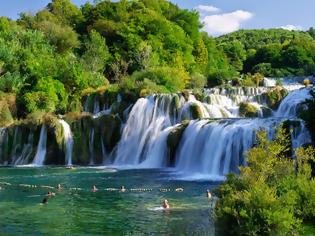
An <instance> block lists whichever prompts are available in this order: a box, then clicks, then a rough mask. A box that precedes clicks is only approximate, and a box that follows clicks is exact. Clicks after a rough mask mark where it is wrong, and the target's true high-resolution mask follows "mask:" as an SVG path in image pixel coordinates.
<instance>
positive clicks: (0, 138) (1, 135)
mask: <svg viewBox="0 0 315 236" xmlns="http://www.w3.org/2000/svg"><path fill="white" fill-rule="evenodd" d="M5 139H6V129H5V128H0V161H1V162H3V160H2V158H3V150H4V145H5ZM1 162H0V164H2V163H1Z"/></svg>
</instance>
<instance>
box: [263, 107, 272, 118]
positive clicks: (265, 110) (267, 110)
mask: <svg viewBox="0 0 315 236" xmlns="http://www.w3.org/2000/svg"><path fill="white" fill-rule="evenodd" d="M261 111H262V114H263V117H264V118H267V117H270V116H271V115H272V110H271V109H270V108H269V107H261Z"/></svg>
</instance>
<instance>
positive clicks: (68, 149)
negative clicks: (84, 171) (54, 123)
mask: <svg viewBox="0 0 315 236" xmlns="http://www.w3.org/2000/svg"><path fill="white" fill-rule="evenodd" d="M59 123H60V124H61V125H62V127H63V134H64V148H65V154H66V155H65V164H66V165H67V166H71V165H72V150H73V138H72V133H71V129H70V126H69V124H68V123H67V122H66V121H64V120H59Z"/></svg>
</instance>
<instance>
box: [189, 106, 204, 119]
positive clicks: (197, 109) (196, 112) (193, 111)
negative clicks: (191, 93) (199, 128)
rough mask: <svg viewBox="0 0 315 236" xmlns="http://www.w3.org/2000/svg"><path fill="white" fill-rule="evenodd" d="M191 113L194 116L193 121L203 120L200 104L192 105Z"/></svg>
mask: <svg viewBox="0 0 315 236" xmlns="http://www.w3.org/2000/svg"><path fill="white" fill-rule="evenodd" d="M190 113H191V116H192V119H194V120H196V119H201V118H202V111H201V108H200V106H199V105H198V104H196V103H193V104H191V105H190Z"/></svg>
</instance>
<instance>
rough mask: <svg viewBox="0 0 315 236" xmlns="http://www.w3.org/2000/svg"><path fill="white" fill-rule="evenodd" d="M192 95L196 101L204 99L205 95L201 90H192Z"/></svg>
mask: <svg viewBox="0 0 315 236" xmlns="http://www.w3.org/2000/svg"><path fill="white" fill-rule="evenodd" d="M193 95H194V96H195V98H196V99H197V100H198V101H204V99H205V97H206V95H205V94H204V93H203V92H202V91H201V90H193Z"/></svg>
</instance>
